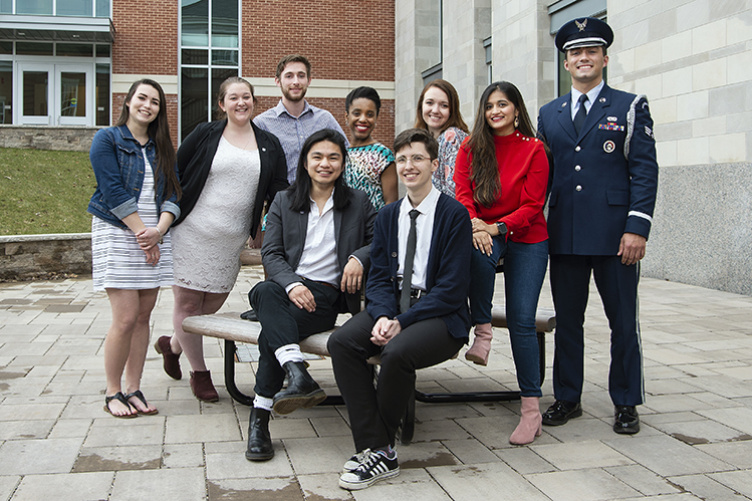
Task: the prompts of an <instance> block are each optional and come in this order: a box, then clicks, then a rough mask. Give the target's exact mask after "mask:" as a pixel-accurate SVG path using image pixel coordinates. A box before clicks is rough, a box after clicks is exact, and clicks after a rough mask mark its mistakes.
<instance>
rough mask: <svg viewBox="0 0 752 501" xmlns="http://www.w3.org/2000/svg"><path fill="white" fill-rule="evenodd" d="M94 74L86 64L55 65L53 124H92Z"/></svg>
mask: <svg viewBox="0 0 752 501" xmlns="http://www.w3.org/2000/svg"><path fill="white" fill-rule="evenodd" d="M93 87H94V75H93V71H92V68H91V67H88V66H87V65H81V66H76V65H67V64H56V65H55V125H94V105H93V102H92V99H90V97H91V96H90V94H91V95H93V90H92V89H93Z"/></svg>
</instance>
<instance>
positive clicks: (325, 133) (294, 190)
mask: <svg viewBox="0 0 752 501" xmlns="http://www.w3.org/2000/svg"><path fill="white" fill-rule="evenodd" d="M322 141H329V142H330V143H334V144H336V145H337V146H339V149H340V151H341V152H342V174H340V176H339V177H338V178H337V179H336V180H335V181H334V208H335V209H337V210H342V209H344V208H345V207H347V206H348V205H349V204H350V188H348V187H347V185H346V184H345V176H344V173H345V161H346V160H347V146H346V145H345V138H344V137H343V136H342V134H340V133H339V132H337V131H336V130H334V129H321V130H320V131H317V132H314V133H313V134H311V135H310V136H308V139H306V140H305V143H303V148H302V149H301V150H300V158H298V170H297V172H296V173H295V182H294V183H292V186H290V187H289V188H287V191H289V192H290V207H291V208H292V210H294V211H300V212H309V211H310V210H311V176H309V175H308V152H310V151H311V148H313V146H314V145H315V144H316V143H320V142H322Z"/></svg>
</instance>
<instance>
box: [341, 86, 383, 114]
mask: <svg viewBox="0 0 752 501" xmlns="http://www.w3.org/2000/svg"><path fill="white" fill-rule="evenodd" d="M360 98H365V99H370V100H371V101H373V104H375V105H376V115H378V114H379V111H381V98H380V97H379V93H378V92H376V89H374V88H373V87H356V88H355V89H353V90H351V91H350V93H349V94H348V95H347V97H346V98H345V111H346V112H348V113H349V112H350V105H351V104H352V102H353V101H355V100H356V99H360Z"/></svg>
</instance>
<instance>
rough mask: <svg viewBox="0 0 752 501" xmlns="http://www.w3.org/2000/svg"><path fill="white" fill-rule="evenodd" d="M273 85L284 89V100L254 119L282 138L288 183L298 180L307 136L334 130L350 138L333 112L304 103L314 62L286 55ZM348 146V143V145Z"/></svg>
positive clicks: (259, 125)
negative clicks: (300, 160)
mask: <svg viewBox="0 0 752 501" xmlns="http://www.w3.org/2000/svg"><path fill="white" fill-rule="evenodd" d="M274 83H275V84H277V87H279V88H280V89H281V90H282V99H280V101H279V103H278V104H277V106H275V107H274V108H271V109H268V110H266V111H265V112H263V113H261V114H260V115H259V116H257V117H256V118H254V119H253V123H255V124H256V125H257V126H258V127H259V128H261V129H263V130H265V131H269V132H271V133H272V134H274V135H275V136H277V138H278V139H279V142H280V143H281V144H282V149H283V150H284V151H285V157H286V159H287V181H288V182H289V183H290V184H292V183H293V181H295V170H296V168H297V166H298V157H299V156H300V148H301V147H302V146H303V143H304V142H305V140H306V139H308V136H310V135H311V134H313V133H314V132H316V131H319V130H321V129H334V130H336V131H337V132H339V133H340V134H342V137H344V138H345V142H346V143H347V136H346V135H345V133H344V131H343V130H342V127H340V125H339V124H338V123H337V120H335V119H334V117H333V116H332V114H331V113H329V112H328V111H326V110H322V109H321V108H317V107H316V106H311V105H310V104H308V101H306V100H305V94H306V91H307V90H308V86H309V85H310V84H311V63H310V62H309V61H308V59H306V58H305V57H304V56H301V55H298V54H292V55H289V56H285V57H283V58H282V60H280V62H279V63H278V64H277V73H276V76H275V77H274ZM348 146H349V144H348Z"/></svg>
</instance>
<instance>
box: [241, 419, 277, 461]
mask: <svg viewBox="0 0 752 501" xmlns="http://www.w3.org/2000/svg"><path fill="white" fill-rule="evenodd" d="M269 414H271V413H270V412H269V411H267V410H266V409H259V408H256V407H254V408H252V409H251V419H250V420H249V422H248V448H247V449H246V451H245V458H246V459H247V460H248V461H268V460H270V459H271V458H273V457H274V447H273V446H272V437H271V435H270V434H269Z"/></svg>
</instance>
